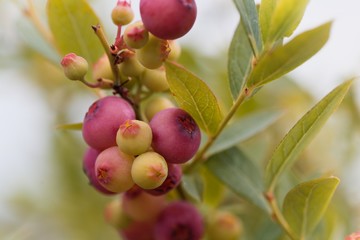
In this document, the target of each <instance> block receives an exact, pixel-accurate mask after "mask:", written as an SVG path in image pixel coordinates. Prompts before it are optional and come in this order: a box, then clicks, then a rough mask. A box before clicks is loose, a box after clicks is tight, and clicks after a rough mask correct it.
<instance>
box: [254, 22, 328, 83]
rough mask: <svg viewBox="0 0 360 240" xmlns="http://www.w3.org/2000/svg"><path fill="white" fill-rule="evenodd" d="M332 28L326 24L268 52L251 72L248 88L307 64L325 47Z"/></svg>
mask: <svg viewBox="0 0 360 240" xmlns="http://www.w3.org/2000/svg"><path fill="white" fill-rule="evenodd" d="M330 28H331V23H325V24H323V25H321V26H319V27H317V28H314V29H312V30H309V31H307V32H304V33H302V34H300V35H299V36H297V37H295V38H294V39H293V40H291V41H290V42H289V43H287V44H285V45H280V46H277V47H274V49H272V50H270V51H268V52H266V53H265V54H264V55H263V56H262V57H261V58H260V59H259V61H258V62H257V64H256V66H255V67H254V69H253V71H252V72H251V74H250V76H249V80H248V82H247V85H248V87H254V86H255V87H259V86H261V85H264V84H266V83H268V82H270V81H273V80H275V79H277V78H279V77H281V76H283V75H285V74H286V73H288V72H290V71H291V70H293V69H295V68H296V67H298V66H300V65H301V64H303V63H304V62H306V61H307V60H308V59H309V58H311V57H312V56H314V55H315V54H316V53H317V52H318V51H319V50H320V49H321V48H322V47H323V46H324V45H325V43H326V42H327V40H328V38H329V34H330Z"/></svg>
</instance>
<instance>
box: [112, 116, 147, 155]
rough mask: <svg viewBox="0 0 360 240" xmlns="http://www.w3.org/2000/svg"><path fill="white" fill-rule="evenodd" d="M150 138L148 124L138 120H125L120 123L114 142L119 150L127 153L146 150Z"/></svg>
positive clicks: (136, 153)
mask: <svg viewBox="0 0 360 240" xmlns="http://www.w3.org/2000/svg"><path fill="white" fill-rule="evenodd" d="M151 140H152V132H151V128H150V126H149V124H147V123H146V122H143V121H140V120H127V121H125V123H123V124H121V125H120V128H119V130H118V131H117V134H116V143H117V145H118V147H119V148H120V150H121V151H122V152H124V153H126V154H129V155H139V154H142V153H144V152H146V151H147V150H148V149H149V147H150V145H151Z"/></svg>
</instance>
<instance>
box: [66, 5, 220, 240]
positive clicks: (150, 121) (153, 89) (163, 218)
mask: <svg viewBox="0 0 360 240" xmlns="http://www.w3.org/2000/svg"><path fill="white" fill-rule="evenodd" d="M140 14H141V21H136V22H132V21H133V18H134V13H133V11H132V8H131V5H130V3H129V2H128V1H126V0H118V2H117V4H116V6H115V8H114V9H113V11H112V14H111V17H112V20H113V22H114V24H115V25H116V26H117V27H118V34H117V37H116V39H115V43H114V44H113V45H111V46H109V52H110V54H111V55H110V56H109V54H108V53H107V54H104V56H102V57H101V58H100V59H99V60H98V61H97V62H96V63H95V64H94V66H93V67H92V77H93V78H95V79H97V81H98V82H97V83H96V84H93V83H89V82H87V81H86V80H85V75H86V74H87V72H88V63H87V61H86V60H85V59H84V58H82V57H81V56H77V55H76V54H74V53H70V54H68V55H66V56H65V57H64V58H63V60H62V62H61V64H62V66H63V68H64V73H65V75H66V76H67V77H68V78H69V79H71V80H80V81H81V82H83V83H85V84H86V85H87V86H89V87H93V88H101V89H112V90H113V93H114V95H113V96H103V97H101V98H100V99H98V100H96V101H95V102H94V103H93V104H92V105H91V106H90V107H89V109H88V111H87V113H86V115H85V117H84V120H83V125H82V136H83V139H84V141H85V142H86V144H87V145H88V149H87V150H86V152H85V154H84V159H83V169H84V172H85V174H86V176H87V177H88V179H89V181H90V184H91V186H93V187H94V188H95V189H96V190H98V191H99V192H101V193H104V194H106V195H111V196H112V195H116V194H119V197H118V196H115V199H114V201H112V202H111V203H109V205H108V206H107V207H106V209H105V219H106V220H107V222H109V223H110V224H111V225H113V226H114V227H116V229H117V230H118V231H119V233H120V234H121V236H122V238H124V239H128V240H132V239H136V240H145V239H149V240H153V239H156V240H162V239H163V240H170V239H181V240H197V239H201V238H202V237H203V236H204V232H205V230H204V228H205V225H206V224H205V223H204V222H205V221H204V218H203V214H201V213H200V212H199V210H198V209H197V208H196V207H195V206H194V205H192V204H191V203H189V202H187V201H182V200H181V201H180V200H176V201H174V200H172V201H171V200H169V197H168V196H167V195H166V194H167V193H168V192H169V191H171V190H172V189H174V188H176V187H177V186H178V185H179V183H180V181H181V178H182V165H181V164H183V163H186V162H187V161H189V160H190V159H191V158H192V157H193V156H194V155H195V153H196V152H197V150H198V148H199V145H200V140H201V132H200V129H199V127H198V125H197V124H196V122H195V120H194V119H193V118H192V117H191V116H190V115H189V114H188V113H187V112H186V111H184V110H183V109H180V108H178V107H176V105H174V103H173V102H172V101H170V100H169V99H168V98H167V97H166V95H165V94H164V92H165V91H167V90H168V89H169V86H168V83H167V79H166V72H165V68H164V66H163V63H164V61H165V60H176V59H177V58H178V57H179V54H180V50H181V49H180V47H179V46H178V45H177V44H176V42H175V39H177V38H179V37H181V36H183V35H185V34H186V33H187V32H188V31H189V30H190V29H191V27H192V26H193V24H194V21H195V18H196V4H195V2H194V0H168V1H163V0H140ZM125 25H127V26H126V28H125V29H124V31H123V32H122V31H121V29H122V27H123V26H125ZM94 30H95V29H94ZM159 92H160V93H159ZM149 95H153V96H151V98H150V99H147V97H149ZM214 224H218V223H214ZM215 235H216V234H212V236H215ZM215 239H216V238H215Z"/></svg>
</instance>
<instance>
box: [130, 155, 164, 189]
mask: <svg viewBox="0 0 360 240" xmlns="http://www.w3.org/2000/svg"><path fill="white" fill-rule="evenodd" d="M167 175H168V166H167V163H166V161H165V159H164V158H163V157H162V156H161V155H160V154H158V153H156V152H146V153H143V154H141V155H139V156H137V157H136V158H135V160H134V162H133V164H132V168H131V176H132V178H133V180H134V182H135V183H136V184H137V185H138V186H139V187H141V188H143V189H154V188H157V187H159V186H160V185H161V184H162V183H163V182H164V181H165V179H166V177H167Z"/></svg>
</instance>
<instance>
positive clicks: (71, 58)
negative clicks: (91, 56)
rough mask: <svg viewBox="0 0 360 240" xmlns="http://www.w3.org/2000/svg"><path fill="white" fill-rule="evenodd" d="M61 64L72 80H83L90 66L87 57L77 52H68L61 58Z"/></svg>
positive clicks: (66, 74)
mask: <svg viewBox="0 0 360 240" xmlns="http://www.w3.org/2000/svg"><path fill="white" fill-rule="evenodd" d="M61 66H62V67H63V70H64V74H65V76H66V77H67V78H68V79H70V80H83V79H84V77H85V75H86V73H87V71H88V68H89V65H88V62H87V61H86V59H85V58H83V57H80V56H78V55H76V54H75V53H69V54H66V55H65V56H64V57H63V59H62V60H61Z"/></svg>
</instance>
